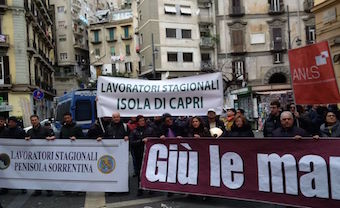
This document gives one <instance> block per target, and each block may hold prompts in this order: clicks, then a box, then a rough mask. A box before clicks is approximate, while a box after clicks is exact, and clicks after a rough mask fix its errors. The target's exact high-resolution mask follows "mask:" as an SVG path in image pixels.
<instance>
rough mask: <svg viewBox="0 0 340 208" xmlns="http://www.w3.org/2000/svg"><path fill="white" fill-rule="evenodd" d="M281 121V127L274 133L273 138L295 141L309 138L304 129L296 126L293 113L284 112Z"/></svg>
mask: <svg viewBox="0 0 340 208" xmlns="http://www.w3.org/2000/svg"><path fill="white" fill-rule="evenodd" d="M280 120H281V127H279V128H277V129H275V130H274V131H273V135H272V136H273V137H292V138H294V139H301V138H302V137H308V136H309V135H308V134H307V132H306V131H305V130H304V129H302V128H299V127H296V126H294V117H293V114H292V113H291V112H289V111H284V112H282V113H281V116H280Z"/></svg>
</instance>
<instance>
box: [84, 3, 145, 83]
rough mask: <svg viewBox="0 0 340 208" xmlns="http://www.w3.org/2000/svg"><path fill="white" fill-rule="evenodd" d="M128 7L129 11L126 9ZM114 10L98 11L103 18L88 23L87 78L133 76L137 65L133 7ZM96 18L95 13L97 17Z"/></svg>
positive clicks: (135, 23)
mask: <svg viewBox="0 0 340 208" xmlns="http://www.w3.org/2000/svg"><path fill="white" fill-rule="evenodd" d="M129 7H130V8H129ZM125 8H127V9H119V10H116V11H99V12H98V13H100V14H104V13H105V12H107V14H105V16H107V17H105V18H103V19H98V20H97V21H95V22H93V23H91V24H90V28H89V32H88V33H89V37H90V38H89V51H90V65H91V66H90V71H91V79H92V80H96V79H97V78H98V76H100V75H106V76H122V77H137V73H138V70H139V66H140V59H139V55H138V52H139V51H138V50H139V48H138V44H137V36H136V34H135V28H136V26H137V19H136V17H135V16H134V15H133V14H134V11H136V6H135V4H132V5H131V6H127V7H125ZM97 15H98V14H97Z"/></svg>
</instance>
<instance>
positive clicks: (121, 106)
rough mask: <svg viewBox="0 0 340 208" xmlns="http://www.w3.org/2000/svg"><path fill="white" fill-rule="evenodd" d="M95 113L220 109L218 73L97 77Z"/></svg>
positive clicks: (201, 112) (197, 112)
mask: <svg viewBox="0 0 340 208" xmlns="http://www.w3.org/2000/svg"><path fill="white" fill-rule="evenodd" d="M97 99H98V101H97V109H98V110H97V111H98V117H105V116H112V113H114V112H120V115H121V116H124V117H130V116H136V115H144V116H157V115H162V114H164V113H170V114H171V115H173V116H179V115H187V116H189V115H206V114H207V112H208V109H209V108H214V109H215V111H216V113H217V114H220V113H222V106H223V82H222V74H221V73H212V74H205V75H198V76H191V77H182V78H177V79H168V80H157V81H154V80H142V79H127V78H117V77H104V76H100V77H99V78H98V85H97Z"/></svg>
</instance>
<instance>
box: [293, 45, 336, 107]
mask: <svg viewBox="0 0 340 208" xmlns="http://www.w3.org/2000/svg"><path fill="white" fill-rule="evenodd" d="M288 55H289V62H290V71H291V76H292V82H293V89H294V95H295V102H296V103H297V104H330V103H339V102H340V95H339V90H338V85H337V82H336V79H335V74H334V69H333V62H332V57H331V53H330V50H329V47H328V42H327V41H324V42H320V43H317V44H313V45H308V46H305V47H301V48H297V49H293V50H289V52H288Z"/></svg>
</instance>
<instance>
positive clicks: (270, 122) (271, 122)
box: [263, 114, 281, 137]
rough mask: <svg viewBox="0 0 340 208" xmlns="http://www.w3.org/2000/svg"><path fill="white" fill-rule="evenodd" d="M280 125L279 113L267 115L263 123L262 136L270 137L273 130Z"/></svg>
mask: <svg viewBox="0 0 340 208" xmlns="http://www.w3.org/2000/svg"><path fill="white" fill-rule="evenodd" d="M280 126H281V122H280V115H278V116H273V115H271V114H270V115H269V117H268V118H267V120H266V121H265V123H264V129H263V136H264V137H271V136H273V131H274V130H275V129H277V128H279V127H280Z"/></svg>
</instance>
